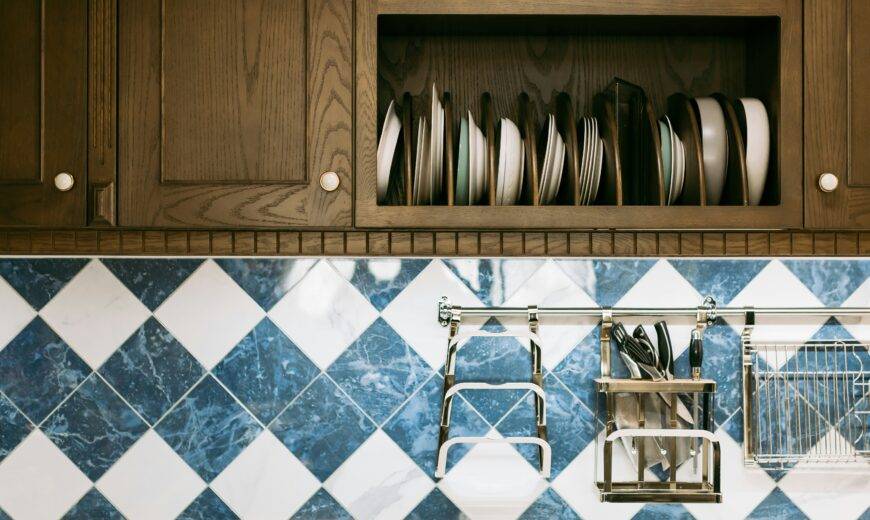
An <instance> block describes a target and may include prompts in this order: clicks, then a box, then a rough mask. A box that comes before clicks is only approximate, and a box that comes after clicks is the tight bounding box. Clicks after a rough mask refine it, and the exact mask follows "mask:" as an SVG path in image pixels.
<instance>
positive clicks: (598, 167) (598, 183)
mask: <svg viewBox="0 0 870 520" xmlns="http://www.w3.org/2000/svg"><path fill="white" fill-rule="evenodd" d="M603 167H604V139H598V161H597V162H596V164H595V175H594V177H593V183H592V196H591V198H590V199H589V204H595V201H596V200H597V199H598V188H599V187H600V186H601V172H602V171H603V170H602V168H603Z"/></svg>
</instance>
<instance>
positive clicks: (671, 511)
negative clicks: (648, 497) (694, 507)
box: [631, 504, 695, 520]
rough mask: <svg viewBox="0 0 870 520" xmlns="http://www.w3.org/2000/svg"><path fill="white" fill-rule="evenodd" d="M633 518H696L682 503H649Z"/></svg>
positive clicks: (646, 519)
mask: <svg viewBox="0 0 870 520" xmlns="http://www.w3.org/2000/svg"><path fill="white" fill-rule="evenodd" d="M631 518H632V520H665V519H668V520H692V519H693V518H695V517H694V516H692V513H690V512H689V511H688V510H687V509H686V508H685V507H684V506H683V505H682V504H647V505H645V506H643V507H642V508H641V510H640V511H638V512H637V513H636V514H635V515H634V516H633V517H631Z"/></svg>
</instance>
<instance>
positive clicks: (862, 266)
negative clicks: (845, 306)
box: [782, 259, 870, 306]
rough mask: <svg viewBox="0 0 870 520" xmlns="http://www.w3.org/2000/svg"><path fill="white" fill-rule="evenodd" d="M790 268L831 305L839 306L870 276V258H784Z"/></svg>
mask: <svg viewBox="0 0 870 520" xmlns="http://www.w3.org/2000/svg"><path fill="white" fill-rule="evenodd" d="M782 263H783V264H785V266H786V267H788V269H789V270H790V271H791V272H792V273H794V275H795V276H797V277H798V279H799V280H800V281H801V282H803V284H804V285H806V286H807V288H808V289H809V290H810V291H811V292H812V293H813V294H814V295H816V298H818V299H819V300H821V302H822V303H823V304H825V305H828V306H839V305H841V304H842V303H843V302H844V301H845V300H846V299H847V298H849V296H851V295H852V293H853V292H855V289H857V288H858V287H860V286H861V284H862V283H864V280H866V279H867V277H868V276H870V261H867V260H815V259H807V260H783V262H782Z"/></svg>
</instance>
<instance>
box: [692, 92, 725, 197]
mask: <svg viewBox="0 0 870 520" xmlns="http://www.w3.org/2000/svg"><path fill="white" fill-rule="evenodd" d="M695 104H696V105H697V107H698V114H699V116H700V117H701V142H702V144H701V149H702V150H703V157H704V175H705V176H706V181H707V204H710V205H714V206H715V205H717V204H719V201H720V200H721V199H722V189H723V188H724V187H725V173H726V171H727V167H728V135H727V133H726V132H727V130H726V128H725V115H724V114H723V112H722V107H721V106H720V105H719V102H718V101H716V100H715V99H713V98H711V97H702V98H695Z"/></svg>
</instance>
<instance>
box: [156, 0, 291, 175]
mask: <svg viewBox="0 0 870 520" xmlns="http://www.w3.org/2000/svg"><path fill="white" fill-rule="evenodd" d="M305 4H306V2H305V1H304V0H290V1H288V0H249V1H246V2H238V1H236V0H171V1H166V0H164V2H163V6H162V11H163V12H162V19H163V26H162V34H161V37H162V67H163V70H162V73H163V74H162V76H163V86H162V88H163V92H162V99H163V106H162V110H163V135H162V154H163V155H162V168H161V171H162V174H161V180H162V181H163V182H169V183H200V182H209V183H248V182H256V183H263V182H282V183H286V182H288V181H291V182H292V181H304V179H305V170H306V169H305V149H304V146H305V113H306V112H305V95H306V93H305V85H306V81H305V65H306V63H305V55H306V49H305V30H306V28H305V16H306V7H305Z"/></svg>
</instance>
